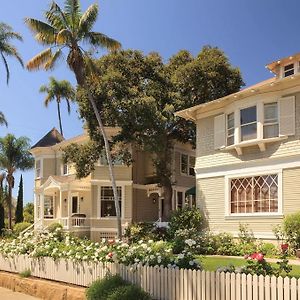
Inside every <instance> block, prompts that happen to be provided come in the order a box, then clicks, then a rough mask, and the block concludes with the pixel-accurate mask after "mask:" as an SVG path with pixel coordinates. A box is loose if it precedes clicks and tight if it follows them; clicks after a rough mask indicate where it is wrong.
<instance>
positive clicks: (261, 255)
mask: <svg viewBox="0 0 300 300" xmlns="http://www.w3.org/2000/svg"><path fill="white" fill-rule="evenodd" d="M256 260H257V261H263V260H264V255H263V254H262V253H257V254H256Z"/></svg>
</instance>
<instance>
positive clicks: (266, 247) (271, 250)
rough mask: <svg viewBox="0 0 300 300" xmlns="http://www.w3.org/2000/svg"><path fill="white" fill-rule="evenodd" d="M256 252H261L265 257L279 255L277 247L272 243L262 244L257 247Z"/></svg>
mask: <svg viewBox="0 0 300 300" xmlns="http://www.w3.org/2000/svg"><path fill="white" fill-rule="evenodd" d="M258 252H261V253H262V254H263V255H265V256H268V257H270V256H276V255H278V254H279V251H278V249H277V247H276V246H275V245H274V244H272V243H262V244H261V245H259V246H258Z"/></svg>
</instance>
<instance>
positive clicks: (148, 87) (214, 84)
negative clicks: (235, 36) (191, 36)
mask: <svg viewBox="0 0 300 300" xmlns="http://www.w3.org/2000/svg"><path fill="white" fill-rule="evenodd" d="M97 70H98V76H91V77H89V81H88V85H89V91H90V92H91V93H92V94H93V98H94V99H97V102H96V105H97V108H98V110H101V111H103V119H104V122H105V123H106V124H109V125H111V126H116V125H117V126H119V127H120V128H121V131H120V133H119V134H118V135H117V136H116V137H115V139H114V141H115V142H116V141H118V142H119V141H122V142H125V143H131V144H133V145H134V146H137V147H139V148H140V149H142V150H144V151H147V152H149V153H151V154H152V156H153V164H154V166H155V168H156V174H157V177H158V183H160V184H161V186H162V187H163V190H164V198H165V209H164V212H165V216H164V218H165V219H167V218H168V217H169V214H170V210H171V201H172V184H174V182H173V181H172V176H171V175H172V165H173V161H172V159H173V155H172V151H173V149H174V144H175V142H182V143H194V141H195V127H194V124H192V122H189V121H186V120H184V119H182V118H179V117H176V116H175V115H174V112H175V111H178V110H181V109H184V108H187V107H190V106H193V105H196V104H200V103H204V102H207V101H211V100H213V99H215V98H216V97H222V96H225V95H227V94H230V93H233V92H236V91H238V90H239V89H240V87H241V86H242V85H243V81H242V79H241V75H240V72H239V70H238V69H237V68H234V67H232V66H231V65H230V63H229V61H228V59H227V57H226V56H225V55H224V53H223V52H222V51H221V50H220V49H218V48H213V47H210V46H206V47H204V48H203V49H202V51H201V52H200V53H199V54H198V55H197V56H196V57H193V56H192V55H191V54H190V53H189V52H188V51H180V52H179V53H177V54H176V55H174V56H173V57H171V58H170V60H169V61H168V62H166V63H164V62H163V59H162V58H161V57H160V56H159V54H157V53H151V54H149V55H147V56H145V55H143V54H142V53H141V52H139V51H131V50H129V51H120V52H117V53H111V54H109V55H107V56H104V57H102V58H100V59H99V60H98V61H97ZM77 98H78V99H77V101H78V103H79V110H80V114H81V116H82V117H83V118H85V119H86V120H88V122H87V124H88V126H89V129H90V132H92V133H95V132H96V131H95V129H96V126H97V123H96V122H95V119H94V116H93V115H92V113H91V110H90V107H89V106H88V105H87V103H88V95H87V94H86V90H84V89H81V90H79V92H78V97H77ZM92 138H93V139H94V140H96V139H97V136H96V135H95V134H94V135H92ZM77 150H78V149H77ZM67 156H68V154H67ZM81 156H84V153H82V154H80V153H79V151H77V158H78V159H77V162H78V161H80V158H81ZM68 157H69V158H70V159H71V157H70V156H68ZM90 157H91V155H90ZM95 157H96V155H95V156H94V158H95ZM73 160H75V163H76V156H74V157H73ZM90 164H91V161H90ZM76 165H78V164H77V163H76ZM87 173H88V170H87V169H85V175H87Z"/></svg>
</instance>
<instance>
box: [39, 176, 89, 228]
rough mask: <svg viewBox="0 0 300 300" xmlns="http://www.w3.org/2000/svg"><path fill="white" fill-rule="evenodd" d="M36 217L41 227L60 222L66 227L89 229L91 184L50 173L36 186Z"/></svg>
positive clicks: (71, 177)
mask: <svg viewBox="0 0 300 300" xmlns="http://www.w3.org/2000/svg"><path fill="white" fill-rule="evenodd" d="M35 202H36V203H35V216H36V219H35V221H36V222H37V224H39V226H41V227H48V226H49V225H51V224H53V223H59V224H61V225H62V226H63V229H64V230H68V231H73V232H76V231H87V232H88V231H89V229H90V226H91V224H90V223H91V221H90V219H91V186H90V185H89V184H88V182H85V181H81V180H78V179H75V178H74V177H73V176H50V177H49V178H48V179H47V181H46V182H45V183H44V184H43V185H41V186H40V187H39V188H37V189H36V190H35Z"/></svg>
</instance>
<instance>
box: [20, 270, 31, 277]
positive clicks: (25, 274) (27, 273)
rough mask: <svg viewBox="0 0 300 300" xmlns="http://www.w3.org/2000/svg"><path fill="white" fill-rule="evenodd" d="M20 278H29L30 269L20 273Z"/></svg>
mask: <svg viewBox="0 0 300 300" xmlns="http://www.w3.org/2000/svg"><path fill="white" fill-rule="evenodd" d="M20 276H21V277H23V278H27V277H30V276H31V270H30V269H26V270H24V271H23V272H20Z"/></svg>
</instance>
